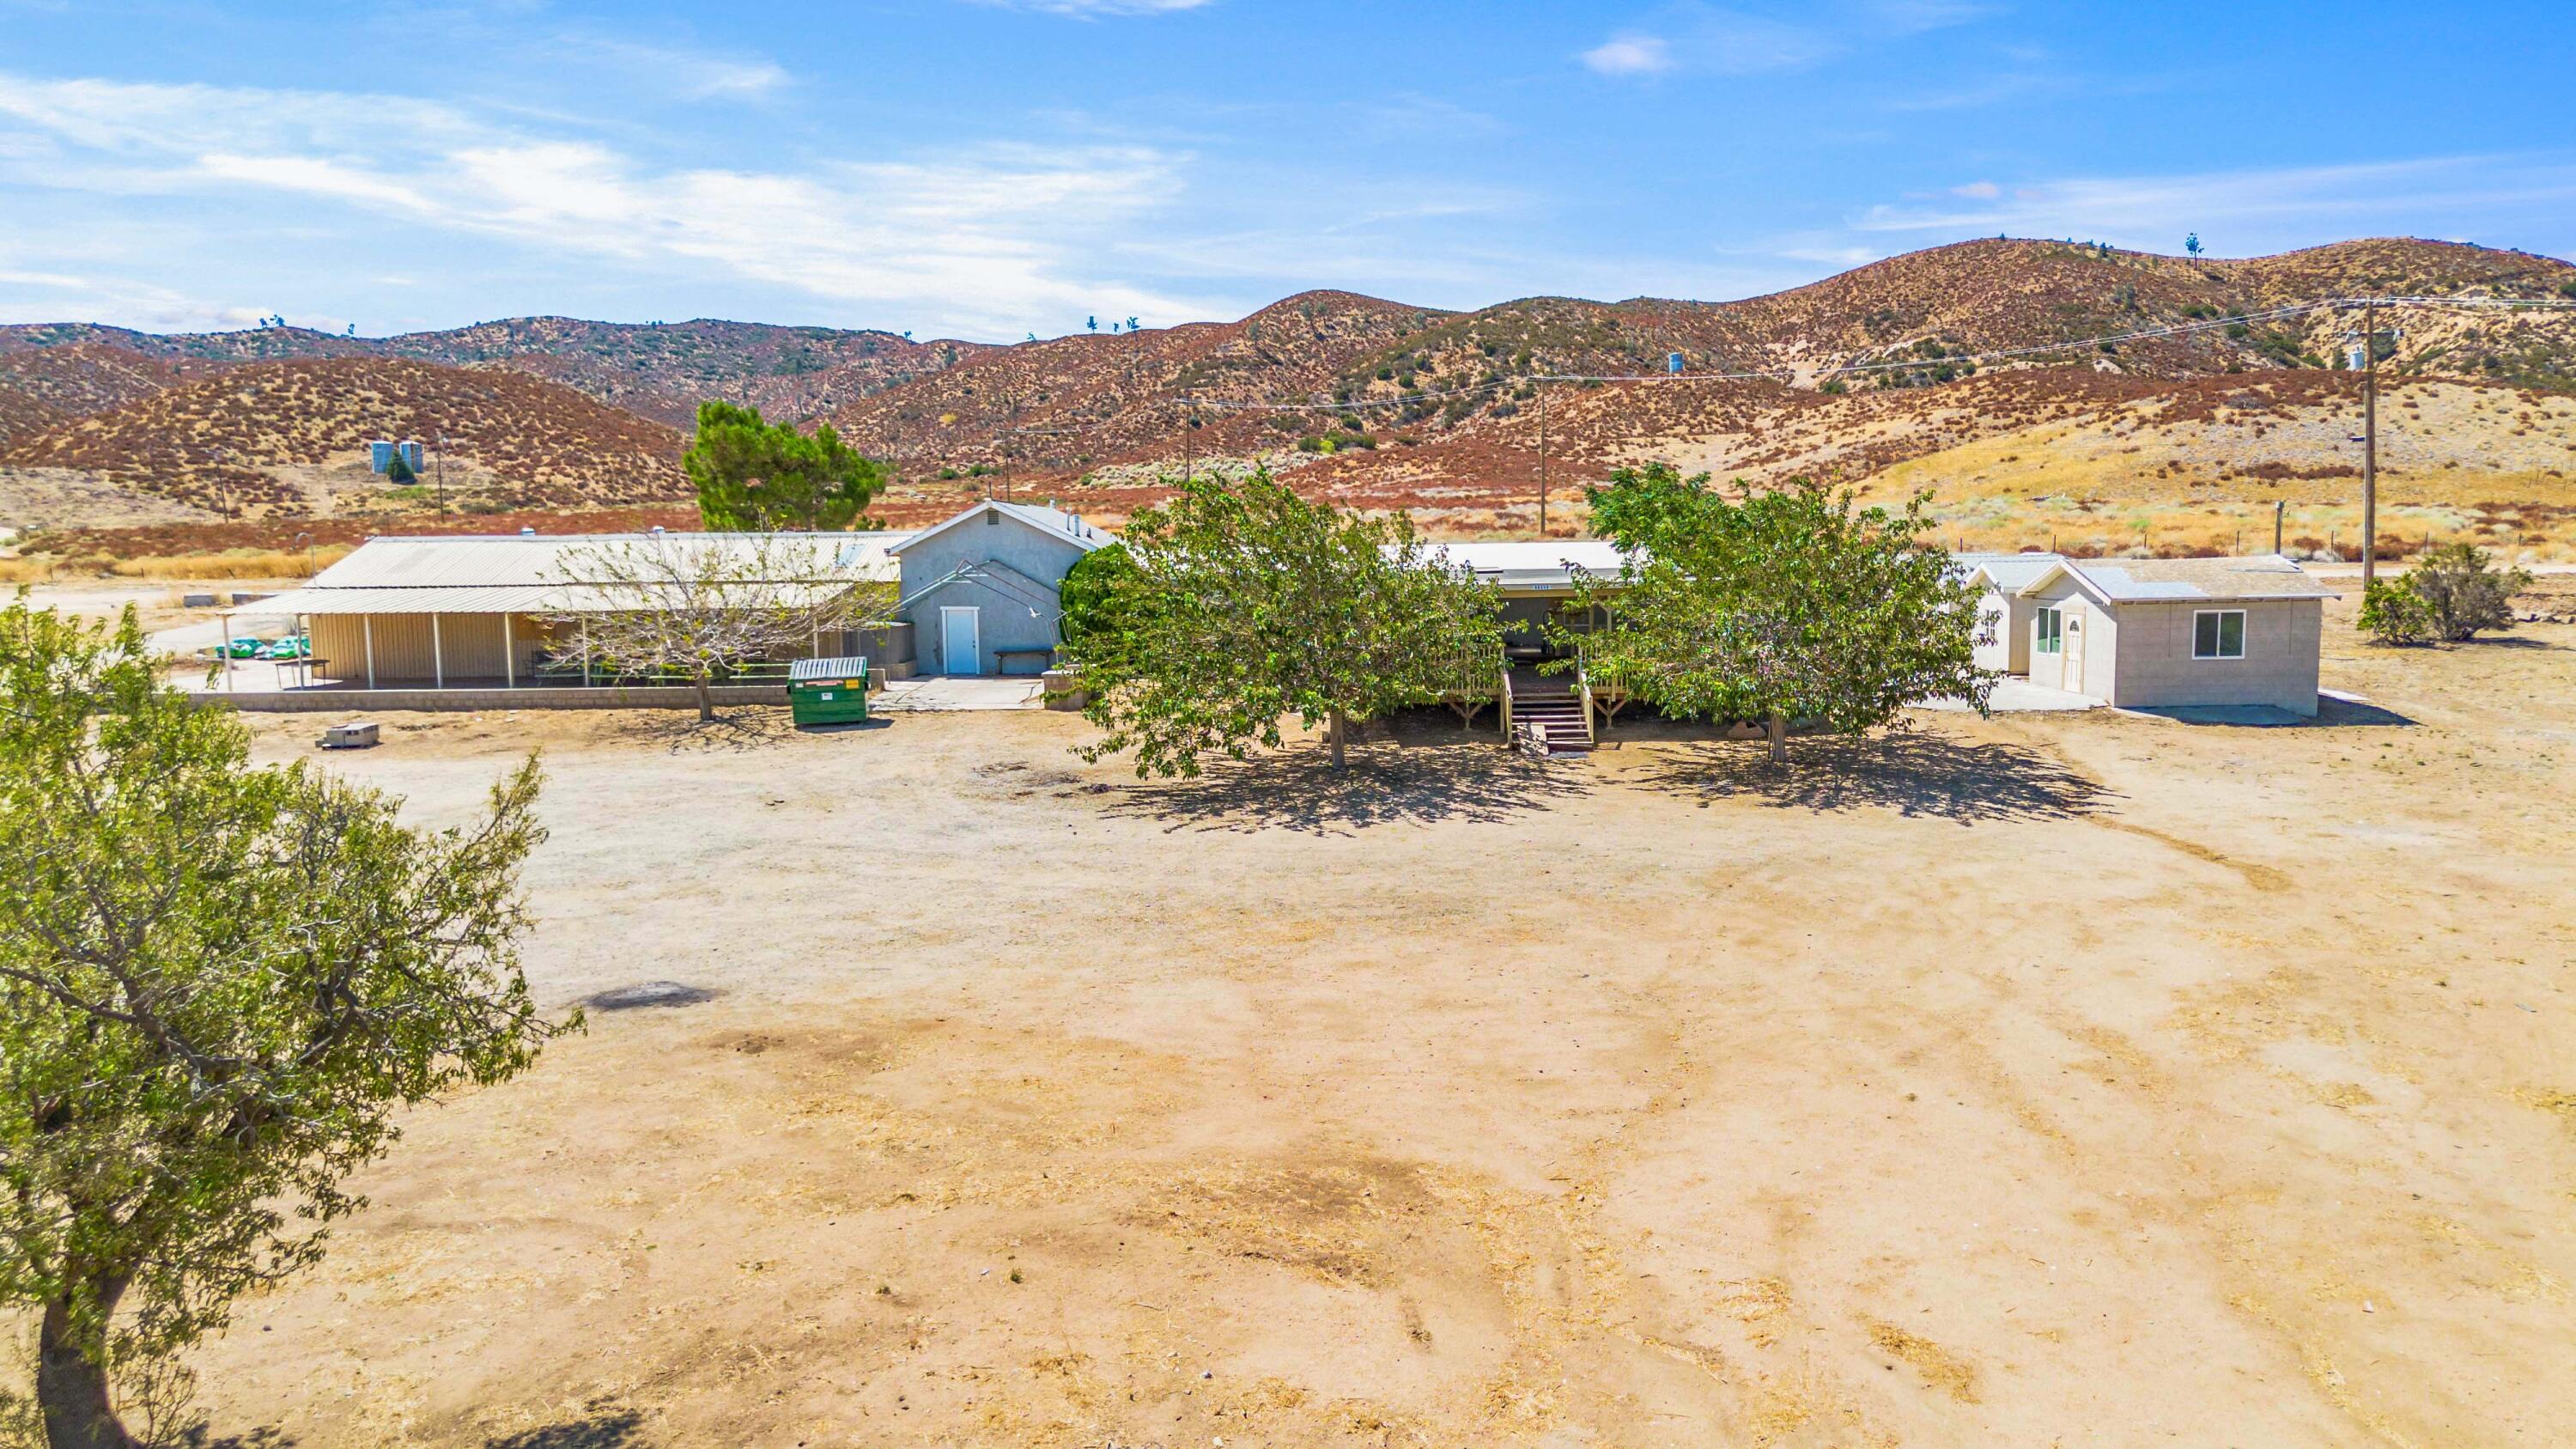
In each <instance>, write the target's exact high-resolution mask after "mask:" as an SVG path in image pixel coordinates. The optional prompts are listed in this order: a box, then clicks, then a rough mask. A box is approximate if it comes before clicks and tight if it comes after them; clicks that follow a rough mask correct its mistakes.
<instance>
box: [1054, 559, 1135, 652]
mask: <svg viewBox="0 0 2576 1449" xmlns="http://www.w3.org/2000/svg"><path fill="white" fill-rule="evenodd" d="M1135 577H1136V558H1135V555H1133V554H1131V553H1129V552H1128V551H1127V546H1126V545H1125V544H1123V543H1113V544H1110V545H1109V546H1108V547H1106V548H1095V549H1093V550H1092V551H1091V552H1089V553H1087V554H1084V555H1083V556H1082V557H1081V558H1078V559H1076V560H1074V563H1073V567H1072V568H1071V569H1069V570H1067V571H1066V572H1065V576H1064V581H1063V582H1062V583H1060V584H1058V585H1057V586H1056V601H1057V604H1058V606H1059V607H1060V608H1061V609H1062V610H1063V612H1062V614H1061V615H1060V616H1059V617H1058V619H1057V621H1056V632H1057V635H1058V637H1060V638H1062V639H1063V640H1064V641H1065V642H1066V643H1068V644H1069V643H1072V642H1073V641H1074V640H1076V639H1081V638H1085V637H1087V636H1090V635H1094V634H1104V635H1114V634H1116V633H1117V632H1118V631H1119V629H1120V628H1121V627H1122V624H1121V614H1122V605H1123V603H1124V601H1125V600H1126V599H1127V597H1128V596H1129V592H1130V591H1129V587H1128V586H1129V584H1130V583H1131V581H1133V580H1134V579H1135Z"/></svg>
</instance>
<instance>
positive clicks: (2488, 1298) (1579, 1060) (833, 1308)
mask: <svg viewBox="0 0 2576 1449" xmlns="http://www.w3.org/2000/svg"><path fill="white" fill-rule="evenodd" d="M2348 619H2349V616H2348V613H2347V614H2345V615H2342V616H2340V617H2339V618H2336V619H2333V620H2331V621H2330V624H2329V636H2330V639H2331V640H2332V641H2333V642H2332V643H2331V644H2330V656H2331V657H2330V658H2329V661H2328V665H2327V671H2328V683H2329V684H2330V685H2331V686H2333V687H2336V688H2339V689H2345V690H2350V691H2354V692H2357V693H2359V694H2361V695H2364V696H2366V697H2367V698H2368V699H2369V700H2370V701H2371V702H2372V704H2371V706H2370V707H2353V706H2346V707H2341V708H2338V709H2337V710H2336V711H2335V712H2334V713H2333V714H2332V715H2331V716H2330V718H2329V722H2328V723H2325V724H2322V725H2319V726H2315V727H2305V728H2282V729H2251V728H2232V727H2215V726H2193V725H2187V724H2180V723H2174V722H2170V721H2164V720H2157V719H2149V718H2142V717H2134V716H2124V715H2117V714H2113V713H2110V712H2107V711H2104V712H2097V713H2093V714H2089V715H2031V716H2019V717H2013V718H2007V719H1998V720H1995V721H1992V722H1981V721H1978V720H1976V719H1974V718H1973V717H1967V718H1961V717H1958V716H1946V715H1945V716H1925V717H1924V719H1923V721H1922V723H1921V726H1920V727H1919V728H1918V729H1916V730H1914V731H1912V732H1910V733H1908V734H1905V735H1902V736H1899V737H1897V738H1894V739H1891V740H1884V741H1872V742H1868V743H1865V744H1835V743H1825V742H1812V741H1801V742H1799V744H1798V746H1797V750H1798V753H1799V755H1800V756H1801V760H1800V763H1798V764H1797V765H1796V766H1795V767H1793V768H1792V769H1791V770H1790V771H1789V772H1787V773H1785V774H1775V773H1773V772H1772V771H1770V770H1769V769H1768V768H1767V767H1765V766H1764V765H1762V764H1761V763H1760V760H1759V755H1760V750H1761V747H1760V746H1759V745H1758V744H1732V743H1726V742H1722V741H1715V740H1708V739H1700V738H1691V737H1688V736H1685V735H1683V734H1681V733H1678V732H1661V733H1659V732H1656V731H1651V730H1646V729H1631V728H1628V727H1625V726H1623V727H1622V730H1621V731H1620V734H1621V736H1622V739H1623V743H1621V744H1620V746H1619V747H1617V748H1614V749H1610V750H1607V751H1605V752H1603V753H1602V754H1600V755H1598V756H1596V757H1594V758H1593V759H1592V760H1591V761H1589V762H1587V763H1578V764H1565V763H1560V764H1558V765H1556V766H1553V767H1545V768H1542V767H1538V766H1535V765H1529V764H1520V763H1514V762H1511V761H1509V760H1507V759H1505V758H1503V757H1502V756H1501V755H1500V754H1499V753H1498V752H1497V751H1495V750H1494V749H1493V748H1492V746H1491V745H1490V743H1489V742H1490V739H1491V736H1490V735H1487V736H1485V737H1484V738H1485V740H1486V741H1488V743H1481V744H1478V745H1475V746H1466V745H1462V744H1460V743H1458V736H1457V735H1456V734H1455V733H1454V731H1453V729H1444V728H1443V727H1442V726H1441V725H1440V724H1439V723H1438V722H1437V721H1433V720H1426V721H1424V722H1422V723H1421V724H1420V726H1419V727H1407V728H1405V729H1402V730H1399V731H1397V732H1395V734H1394V737H1393V738H1386V737H1384V736H1381V737H1379V738H1377V739H1375V740H1374V741H1373V742H1372V744H1371V745H1370V747H1369V748H1368V749H1367V750H1366V752H1365V754H1364V760H1363V763H1362V765H1361V767H1360V768H1358V769H1357V770H1355V772H1354V773H1353V775H1352V777H1351V779H1350V780H1349V781H1348V782H1346V783H1345V782H1337V781H1333V780H1331V779H1329V778H1328V777H1327V775H1326V774H1325V772H1323V771H1321V770H1320V769H1319V768H1317V762H1316V760H1315V759H1314V758H1313V753H1314V752H1313V751H1312V750H1300V751H1298V752H1296V753H1295V754H1294V755H1293V756H1292V757H1288V758H1283V759H1277V760H1272V761H1267V762H1264V763H1261V764H1260V765H1258V766H1257V767H1254V768H1249V769H1240V770H1234V769H1228V770H1220V771H1217V772H1215V773H1214V774H1213V775H1212V776H1211V777H1210V778H1208V779H1205V780H1202V781H1199V782H1195V783H1176V784H1140V783H1138V782H1137V781H1135V780H1134V779H1133V777H1132V776H1130V775H1128V774H1127V773H1125V772H1124V770H1123V769H1122V768H1121V767H1119V766H1117V765H1115V764H1109V765H1103V766H1096V767H1095V766H1090V765H1086V764H1084V763H1082V762H1081V761H1079V760H1078V759H1076V758H1074V757H1073V756H1072V755H1070V754H1069V753H1068V752H1067V747H1068V746H1070V745H1072V744H1074V743H1076V742H1078V741H1080V740H1082V739H1084V738H1086V729H1085V727H1084V726H1083V725H1082V724H1081V723H1080V722H1079V721H1078V720H1075V719H1072V718H1070V717H1066V716H1060V715H1046V714H1020V715H998V714H997V715H944V716H943V715H915V716H907V717H903V718H901V719H899V720H897V721H895V722H893V723H891V724H887V725H883V726H881V727H876V728H868V729H859V730H851V731H848V732H843V733H834V734H813V735H797V734H794V733H791V732H789V731H787V730H786V729H785V728H784V727H783V725H782V724H781V723H780V722H779V721H777V720H776V719H775V718H774V717H769V716H762V715H752V716H747V717H745V718H743V719H741V720H738V721H737V722H736V723H735V724H734V725H732V726H730V727H727V728H725V729H721V730H719V731H716V732H714V733H712V734H700V733H698V732H696V731H695V730H693V729H691V728H690V727H689V726H688V725H687V724H686V723H685V722H684V721H679V720H667V719H661V718H658V717H648V716H590V715H584V716H551V717H548V716H537V715H518V716H515V717H513V716H503V715H484V716H450V717H432V716H386V717H385V718H386V720H387V721H388V723H389V726H390V727H389V728H388V730H387V741H386V743H385V745H384V746H383V747H382V748H380V749H378V750H376V751H374V752H372V753H368V754H363V755H356V756H347V757H337V756H335V757H331V758H330V759H328V761H327V762H326V763H327V766H328V767H329V768H333V769H338V770H343V771H347V772H349V773H350V774H352V775H355V776H357V777H360V778H363V779H366V780H369V781H372V782H374V783H376V784H378V785H381V786H382V787H384V788H386V789H388V790H392V791H396V792H399V793H401V794H403V795H405V796H406V797H408V798H409V800H410V801H411V805H412V809H413V810H414V811H415V812H416V813H417V815H418V817H419V818H421V819H423V820H427V821H433V822H435V821H442V820H450V819H455V818H459V817H460V816H461V815H462V814H463V813H464V812H465V811H467V810H468V809H470V808H471V807H472V806H473V805H474V804H475V803H476V801H477V799H478V796H479V794H480V792H481V791H482V790H483V788H484V787H485V785H486V784H487V782H489V781H490V780H491V779H492V778H493V776H494V775H496V774H497V773H498V772H499V771H500V770H501V769H502V768H503V767H504V766H505V765H506V764H507V763H508V762H509V761H510V760H511V758H512V757H513V756H515V755H516V754H517V753H519V752H520V751H523V750H525V749H527V748H529V747H530V746H531V745H542V746H544V748H545V750H546V755H547V760H548V768H549V770H550V772H551V776H552V783H551V785H550V787H549V791H548V796H547V803H546V807H545V811H546V816H547V818H548V820H549V821H550V823H551V825H552V827H553V838H552V840H551V841H550V843H548V844H547V845H546V846H545V847H544V848H543V850H542V851H541V852H540V854H539V856H538V858H537V859H536V861H535V862H534V864H533V866H532V869H531V872H530V878H529V882H528V884H529V887H530V890H531V893H532V895H533V898H534V901H535V905H536V908H537V910H538V912H539V914H540V915H541V917H542V926H541V927H540V929H539V930H538V931H537V933H536V935H535V937H534V939H533V942H532V945H531V949H530V951H529V954H528V969H529V971H530V974H531V976H532V978H533V980H534V981H535V983H536V985H537V987H538V990H539V991H540V993H541V995H542V996H543V997H544V999H546V1000H547V1001H549V1002H552V1003H555V1004H558V1005H560V1006H564V1007H569V1006H570V1005H571V1004H572V1003H574V1002H575V1001H577V1000H579V999H581V998H585V997H589V996H591V995H593V994H594V993H599V992H603V991H608V990H611V989H613V988H618V987H624V986H630V985H634V984H638V983H646V982H655V981H669V982H676V983H680V984H682V985H684V986H687V987H691V988H695V989H696V990H698V991H700V992H704V993H708V994H709V999H706V1000H703V1001H701V1002H699V1003H698V1004H694V1005H683V1006H669V1005H665V1006H655V1007H645V1008H639V1009H629V1010H619V1011H600V1010H593V1011H592V1013H591V1016H590V1027H589V1032H588V1034H587V1035H586V1036H583V1037H580V1038H576V1039H572V1040H568V1041H566V1042H564V1043H562V1044H560V1045H558V1046H556V1047H555V1048H553V1049H552V1050H550V1051H549V1053H548V1054H547V1056H546V1058H545V1060H544V1061H543V1062H542V1063H541V1064H540V1065H539V1066H538V1068H537V1069H536V1070H535V1071H534V1072H533V1073H532V1074H530V1075H529V1076H527V1077H524V1078H522V1079H520V1080H519V1081H516V1082H513V1083H510V1084H508V1085H506V1086H503V1087H500V1088H496V1089H493V1090H489V1091H484V1092H481V1093H477V1094H472V1095H468V1096H465V1097H462V1098H460V1099H458V1100H456V1101H454V1102H452V1103H449V1104H447V1105H445V1106H442V1107H440V1108H437V1109H434V1110H428V1111H423V1112H420V1113H418V1114H416V1115H414V1116H413V1117H412V1118H411V1119H410V1121H409V1125H408V1135H407V1137H406V1138H405V1140H404V1141H403V1142H402V1143H401V1145H400V1146H399V1147H398V1148H397V1150H396V1151H395V1153H394V1155H393V1156H392V1157H391V1158H390V1159H388V1160H387V1161H386V1162H384V1163H383V1164H382V1165H381V1166H380V1167H379V1168H377V1169H375V1170H374V1171H372V1172H370V1173H369V1174H367V1176H366V1178H365V1180H364V1183H363V1186H364V1188H365V1190H366V1191H367V1192H368V1193H369V1194H370V1196H371V1197H372V1198H373V1204H374V1205H373V1207H372V1209H371V1210H370V1211H368V1212H367V1213H365V1214H363V1215H362V1216H360V1217H358V1218H357V1219H355V1220H353V1221H352V1222H350V1223H349V1224H347V1225H346V1226H345V1227H344V1228H343V1229H342V1230H341V1231H340V1232H339V1233H338V1235H337V1237H336V1239H335V1241H334V1244H333V1247H332V1251H331V1255H330V1257H329V1259H328V1260H327V1262H326V1263H325V1264H324V1265H323V1266H322V1267H321V1268H320V1269H318V1270H317V1271H314V1272H311V1273H309V1274H306V1275H304V1276H302V1277H299V1278H296V1279H294V1280H293V1281H291V1282H289V1283H288V1284H286V1285H285V1286H283V1287H282V1288H280V1289H278V1290H277V1291H275V1292H273V1293H271V1294H269V1295H267V1296H264V1297H261V1298H258V1299H254V1300H252V1301H250V1302H247V1303H245V1304H244V1305H243V1306H242V1311H241V1313H240V1316H239V1320H238V1322H237V1323H236V1325H235V1326H234V1328H233V1329H232V1330H231V1331H230V1333H229V1334H227V1335H226V1336H224V1337H223V1338H221V1339H219V1340H216V1341H212V1342H210V1343H208V1344H206V1345H205V1346H204V1347H203V1348H202V1349H201V1350H200V1351H199V1353H198V1354H197V1356H196V1363H197V1366H198V1368H199V1369H200V1370H201V1371H202V1373H203V1375H204V1393H203V1398H204V1404H205V1407H206V1408H207V1409H208V1410H209V1411H210V1412H211V1414H212V1416H213V1421H214V1425H215V1428H216V1431H217V1432H218V1434H219V1435H240V1436H243V1438H242V1440H241V1442H243V1443H262V1444H272V1445H273V1444H278V1443H283V1442H292V1443H295V1444H298V1445H307V1446H326V1445H435V1446H511V1449H540V1446H548V1449H570V1446H582V1449H611V1446H625V1445H634V1446H676V1445H734V1444H758V1445H781V1446H788V1445H812V1446H822V1445H997V1446H998V1445H1051V1446H1090V1449H1105V1446H1110V1445H1116V1446H1121V1449H1145V1446H1159V1449H1179V1446H1185V1445H1187V1446H1209V1445H1217V1444H1223V1445H1228V1446H1249V1445H1281V1446H1304V1445H1417V1444H1429V1445H1496V1444H1536V1445H1554V1446H1578V1445H1664V1444H1672V1445H1710V1444H1725V1445H1900V1444H1901V1445H1979V1446H1985V1445H2016V1446H2020V1445H2051V1444H2076V1443H2087V1444H2094V1443H2104V1444H2147V1443H2180V1444H2218V1443H2227V1444H2236V1445H2350V1444H2366V1443H2385V1444H2392V1445H2495V1444H2530V1445H2543V1444H2552V1443H2565V1442H2566V1441H2567V1434H2568V1426H2569V1425H2571V1424H2576V1308H2571V1304H2570V1284H2571V1283H2576V1238H2571V1230H2576V1018H2572V1017H2571V1008H2576V993H2571V990H2570V988H2571V985H2576V967H2571V959H2576V926H2571V913H2570V909H2569V908H2570V903H2571V902H2576V865H2571V859H2570V854H2569V843H2570V841H2571V839H2576V829H2571V818H2570V808H2569V807H2570V805H2571V802H2576V723H2571V721H2576V667H2571V661H2576V627H2570V626H2562V625H2540V626H2526V627H2525V629H2524V630H2523V632H2522V633H2521V634H2520V635H2519V636H2518V637H2515V638H2510V639H2505V640H2500V641H2495V642H2491V643H2484V644H2480V645H2477V646H2474V647H2469V648H2461V649H2446V650H2419V651H2384V650H2371V649H2366V648H2363V647H2361V646H2359V645H2357V644H2352V643H2348V642H2346V641H2349V640H2350V639H2351V637H2352V636H2351V633H2350V630H2349V622H2348ZM261 730H262V738H263V749H264V751H265V752H266V753H267V754H268V755H270V756H272V757H277V758H284V757H288V756H297V755H306V754H308V753H309V748H308V746H309V740H310V737H311V736H312V735H313V734H314V733H315V732H316V722H315V721H314V720H312V719H309V718H306V719H282V720H271V721H267V722H264V723H263V724H262V725H261Z"/></svg>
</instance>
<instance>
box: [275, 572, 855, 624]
mask: <svg viewBox="0 0 2576 1449" xmlns="http://www.w3.org/2000/svg"><path fill="white" fill-rule="evenodd" d="M854 582H866V581H865V580H841V579H824V580H768V581H763V582H759V583H744V584H738V585H734V586H731V587H730V588H727V589H726V590H725V591H724V592H725V594H726V596H727V601H728V602H732V603H736V604H740V605H744V606H748V605H751V604H755V603H757V604H762V605H771V606H785V607H788V608H800V609H801V608H813V607H816V606H818V605H821V604H825V603H829V602H830V601H831V600H832V599H833V598H835V597H836V596H838V595H841V594H844V593H847V592H848V591H849V589H850V586H851V584H852V583H854ZM647 591H649V586H647ZM693 592H694V591H693ZM637 593H638V590H637V589H633V588H622V589H617V590H614V591H611V590H607V589H602V588H599V587H597V586H595V585H590V584H571V583H565V584H464V585H440V586H436V587H429V588H382V589H365V588H360V589H318V588H304V589H296V590H294V591H292V592H289V593H283V594H277V595H274V596H272V597H270V598H265V599H262V600H260V601H259V602H258V603H256V604H244V605H242V606H241V607H240V608H237V609H234V610H232V611H230V612H233V613H237V614H252V615H287V614H614V613H618V612H620V611H624V610H631V609H634V608H636V607H637V604H636V595H637ZM678 602H680V603H682V604H683V605H684V606H686V605H697V604H701V603H703V602H706V601H705V600H703V599H701V598H695V597H692V598H688V599H684V600H680V601H678Z"/></svg>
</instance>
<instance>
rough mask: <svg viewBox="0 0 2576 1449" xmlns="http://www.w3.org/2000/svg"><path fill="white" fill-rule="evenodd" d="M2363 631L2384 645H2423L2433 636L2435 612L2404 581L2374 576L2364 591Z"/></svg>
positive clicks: (2422, 597)
mask: <svg viewBox="0 0 2576 1449" xmlns="http://www.w3.org/2000/svg"><path fill="white" fill-rule="evenodd" d="M2359 623H2360V625H2361V631H2362V632H2363V633H2365V634H2368V635H2369V636H2370V637H2371V638H2372V639H2374V640H2377V641H2378V642H2379V643H2382V644H2421V643H2423V642H2424V641H2425V640H2427V639H2430V638H2432V637H2433V611H2432V610H2431V609H2429V608H2426V607H2425V605H2424V596H2423V595H2421V594H2418V593H2416V592H2415V591H2414V590H2413V589H2410V588H2408V587H2407V586H2406V584H2405V582H2404V581H2403V580H2398V579H2373V580H2371V582H2370V587H2369V588H2367V589H2364V590H2362V594H2361V618H2360V620H2359Z"/></svg>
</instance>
